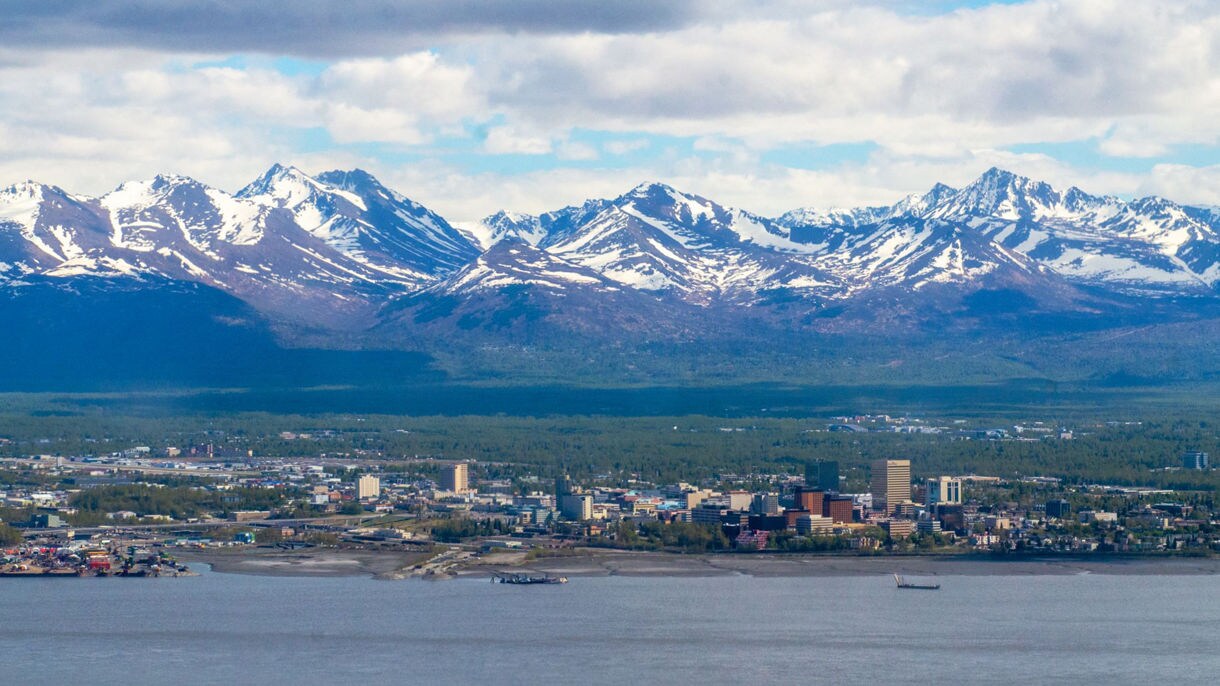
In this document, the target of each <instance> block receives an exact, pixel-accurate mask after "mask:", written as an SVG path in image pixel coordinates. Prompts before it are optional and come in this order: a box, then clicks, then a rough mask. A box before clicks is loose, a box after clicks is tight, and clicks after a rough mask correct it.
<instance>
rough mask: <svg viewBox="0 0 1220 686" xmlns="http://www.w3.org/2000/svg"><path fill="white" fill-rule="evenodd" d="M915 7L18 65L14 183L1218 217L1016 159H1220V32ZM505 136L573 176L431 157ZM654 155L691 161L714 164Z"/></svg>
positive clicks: (1098, 10) (1079, 8) (465, 199)
mask: <svg viewBox="0 0 1220 686" xmlns="http://www.w3.org/2000/svg"><path fill="white" fill-rule="evenodd" d="M902 4H903V3H886V2H877V3H870V4H865V5H861V4H860V3H852V2H846V0H844V1H841V2H840V1H836V2H826V3H803V2H796V1H788V0H773V1H771V2H766V3H763V5H761V6H759V5H758V4H757V3H741V2H732V1H730V0H721V1H719V2H716V3H714V6H712V7H711V9H710V10H708V13H706V14H704V15H702V16H703V19H702V20H699V21H696V20H694V19H692V20H691V21H690V22H685V23H679V24H673V25H667V28H666V30H664V31H635V32H632V31H626V32H622V33H615V32H604V33H594V34H586V33H581V32H565V31H554V32H551V33H549V34H548V35H529V36H522V35H518V34H513V33H505V32H496V31H480V32H479V34H478V35H477V36H474V37H471V36H459V35H457V34H452V33H447V34H438V35H443V36H444V38H443V39H442V40H443V41H444V42H443V43H439V44H437V45H435V46H434V49H433V50H430V51H415V52H410V53H408V54H402V55H390V56H381V57H361V58H348V59H339V60H338V61H335V62H334V63H332V64H330V65H329V66H328V67H327V68H325V69H324V70H322V71H321V73H318V74H310V73H303V74H300V75H288V74H284V73H280V72H277V71H275V70H274V69H271V68H270V67H255V68H236V67H215V66H214V67H204V68H191V67H189V66H187V65H190V64H193V63H195V62H202V61H205V60H206V61H210V62H212V63H225V62H223V58H224V57H226V55H207V56H203V55H181V54H179V55H172V56H171V55H168V54H167V53H165V52H149V51H140V50H130V49H90V50H75V49H69V48H58V49H56V50H54V51H37V50H29V49H24V48H23V49H20V50H17V49H13V48H9V49H7V50H6V49H4V48H0V102H3V103H4V106H3V107H0V183H7V182H8V181H9V180H16V179H23V178H27V177H30V176H37V177H40V178H42V179H44V180H47V181H51V182H54V183H58V184H61V185H63V186H65V187H67V188H69V189H73V190H79V191H82V192H89V193H97V192H103V191H105V190H107V189H109V188H111V187H113V186H114V185H116V184H117V183H119V182H121V181H123V180H126V179H129V178H135V177H141V176H149V175H151V174H154V173H157V172H162V171H173V172H178V173H186V174H190V175H193V176H197V177H199V178H200V179H201V180H204V181H207V182H209V183H213V184H215V185H219V186H221V187H225V188H230V189H233V188H236V187H239V186H240V185H242V184H243V183H245V182H246V181H248V180H249V179H250V178H252V177H253V176H254V175H256V174H257V173H258V172H260V171H261V170H262V169H263V168H265V167H266V166H267V165H268V164H269V163H270V162H271V161H273V160H281V161H285V162H294V163H297V164H301V165H302V166H306V165H310V166H309V167H308V168H322V167H339V166H353V165H354V164H359V165H360V166H364V167H367V168H369V169H370V170H373V171H375V172H378V173H380V174H384V175H387V176H388V180H390V181H394V180H396V179H400V180H402V181H404V182H410V184H407V185H404V187H403V188H402V190H403V191H404V192H407V193H408V194H409V195H413V197H417V199H419V200H420V201H422V202H425V203H433V204H436V205H437V207H438V209H442V210H445V211H446V212H450V213H452V214H453V215H454V217H455V218H478V216H481V214H483V213H487V212H490V211H492V210H495V209H499V208H503V207H507V208H511V209H517V210H523V211H538V210H546V209H553V208H555V207H557V206H559V205H562V204H564V203H567V202H577V201H579V200H582V199H584V198H586V197H589V196H597V195H614V194H617V193H620V192H622V191H624V190H626V189H627V188H630V187H631V186H633V185H634V184H635V183H636V182H638V181H640V180H641V179H648V178H660V179H664V180H668V181H670V182H673V183H674V184H675V185H678V186H680V187H684V188H687V189H689V190H692V191H696V192H703V193H706V194H707V195H709V197H714V198H716V199H718V200H723V201H724V202H728V203H730V204H735V205H740V206H742V207H745V208H747V209H751V210H755V211H759V212H762V213H768V214H772V213H778V212H781V211H784V210H787V209H791V208H792V207H795V206H798V205H808V204H815V205H848V204H858V203H882V202H893V201H894V200H896V199H897V198H898V197H901V195H903V194H905V193H908V192H915V191H920V190H924V189H926V188H927V187H928V186H930V185H931V184H932V183H933V182H935V181H938V180H943V181H946V182H950V183H959V184H960V183H964V182H967V181H969V180H970V178H972V177H973V176H974V175H976V174H977V173H979V172H981V171H982V170H983V169H985V168H986V167H987V166H991V165H992V164H997V165H1000V166H1005V167H1008V168H1012V169H1013V170H1014V171H1018V172H1021V173H1026V174H1029V175H1032V176H1038V177H1039V178H1045V179H1047V180H1049V181H1052V182H1054V183H1056V184H1057V185H1070V184H1076V185H1080V186H1082V187H1084V188H1085V190H1090V191H1093V192H1105V193H1136V192H1145V191H1149V190H1150V189H1161V190H1163V191H1164V192H1165V194H1166V195H1168V196H1169V197H1173V198H1181V199H1190V200H1193V201H1199V200H1197V198H1206V197H1214V195H1215V193H1216V191H1215V188H1216V187H1217V186H1216V175H1215V171H1214V168H1212V167H1204V168H1201V169H1199V168H1191V167H1182V166H1175V165H1169V164H1160V165H1157V166H1156V167H1155V169H1154V170H1153V171H1152V172H1151V173H1149V174H1144V175H1136V174H1129V173H1113V172H1105V171H1097V170H1090V169H1079V168H1073V167H1071V166H1070V165H1067V164H1064V163H1062V162H1060V161H1057V160H1055V159H1053V158H1051V157H1048V156H1046V155H1031V154H1013V153H1007V152H1003V149H1004V148H1006V147H1010V146H1014V145H1017V144H1027V143H1054V142H1072V141H1086V140H1088V141H1092V140H1097V141H1099V143H1098V145H1099V149H1100V151H1101V152H1102V153H1103V154H1105V155H1111V156H1115V157H1142V158H1149V159H1152V160H1154V161H1155V160H1156V159H1157V158H1158V157H1160V156H1162V155H1165V154H1166V153H1167V151H1170V150H1173V149H1174V148H1175V146H1182V145H1190V144H1205V145H1216V144H1218V143H1220V119H1218V118H1217V117H1216V116H1215V113H1216V112H1220V6H1217V5H1216V4H1215V3H1213V2H1205V1H1203V0H1186V1H1183V2H1168V1H1165V2H1153V1H1147V2H1131V1H1129V0H1128V1H1120V0H1077V1H1073V2H1066V1H1052V0H1036V1H1033V2H1027V3H1021V4H1016V5H994V6H990V7H985V8H982V9H977V10H961V11H956V12H952V13H948V14H941V15H934V16H910V15H904V14H901V13H900V12H896V11H893V10H892V9H890V8H891V7H893V6H897V5H902ZM269 63H270V61H266V62H261V63H259V64H269ZM488 122H495V125H494V126H492V128H491V129H490V130H488V131H487V133H486V138H485V139H484V140H482V141H481V145H482V151H483V152H484V153H486V154H490V155H501V154H527V155H536V156H545V155H551V156H554V159H556V160H558V162H557V164H558V165H559V166H560V167H561V168H560V169H556V170H550V171H542V172H530V173H523V174H508V173H506V174H502V175H484V174H471V173H466V172H463V170H462V169H460V168H457V167H454V166H453V165H451V164H450V163H447V162H446V161H445V158H444V151H443V150H437V149H436V148H434V147H433V146H434V145H435V144H436V141H437V140H438V139H440V138H461V137H463V136H475V135H477V134H472V133H470V132H471V131H477V130H480V128H481V127H483V126H486V125H487V124H488ZM577 128H579V129H582V130H593V131H608V132H614V133H618V134H621V138H616V139H615V140H611V141H607V142H604V143H601V144H600V146H598V147H600V150H601V151H602V152H604V153H605V154H606V155H608V156H610V157H622V156H624V155H627V154H629V153H638V152H646V153H647V154H645V155H638V156H635V157H633V158H631V159H632V160H635V159H641V158H642V159H644V160H645V161H644V162H641V163H640V165H639V166H638V167H635V168H630V169H624V168H620V167H617V166H615V167H613V168H604V169H586V168H583V167H587V166H588V165H584V164H582V165H577V166H580V167H582V169H580V170H572V169H564V168H562V163H563V162H564V161H582V162H588V161H591V160H596V159H598V156H599V151H598V150H597V149H596V148H594V147H593V146H591V145H589V144H587V143H584V142H581V141H580V140H576V138H578V136H574V134H573V131H574V129H577ZM318 130H321V131H323V132H325V136H329V138H330V139H331V140H333V141H334V142H336V143H337V144H339V145H343V144H351V143H376V144H385V145H387V146H390V148H391V149H392V150H393V151H395V152H414V153H416V154H424V155H431V156H434V159H427V160H424V161H422V162H417V163H412V164H411V165H410V166H408V167H402V168H398V167H393V166H389V165H386V164H384V163H380V162H379V161H378V160H377V159H361V158H360V157H359V156H357V155H355V154H354V153H352V152H350V151H347V150H344V149H341V148H335V149H331V150H326V149H322V150H319V149H318V148H319V144H320V141H319V140H318V139H319V138H322V139H324V138H325V136H319V135H318ZM649 134H662V135H673V136H679V137H682V138H695V139H696V142H695V144H694V147H695V149H696V150H697V151H698V152H699V153H700V154H699V155H697V156H689V157H688V156H687V154H688V153H687V151H685V150H684V149H679V148H680V147H681V146H677V147H673V146H668V145H666V144H655V143H654V142H652V141H650V139H649V138H648V135H649ZM303 139H308V142H307V143H303V142H302V140H303ZM321 142H322V143H324V142H325V141H324V140H322V141H321ZM466 142H467V143H470V144H472V145H477V144H479V143H480V141H477V140H468V141H466ZM810 142H813V143H819V144H830V143H858V142H872V143H875V144H876V147H877V151H876V152H875V153H874V154H873V155H872V156H871V157H870V158H868V159H867V160H863V161H854V162H847V163H843V164H840V165H838V166H837V167H835V168H832V169H826V170H822V171H807V170H799V169H785V168H782V167H776V166H773V165H768V164H765V163H763V162H762V161H761V160H763V159H766V158H765V157H764V156H763V155H762V153H763V152H765V151H766V150H769V149H774V148H780V147H783V146H786V145H793V144H808V143H810ZM621 162H622V160H608V167H609V166H610V163H618V164H621ZM420 170H423V171H420ZM429 174H432V175H435V178H429V177H428V175H429ZM413 188H418V189H419V191H420V192H419V193H416V194H413V193H412V190H413Z"/></svg>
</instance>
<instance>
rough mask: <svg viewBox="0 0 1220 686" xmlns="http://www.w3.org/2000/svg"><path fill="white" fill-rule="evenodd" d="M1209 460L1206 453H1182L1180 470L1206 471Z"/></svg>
mask: <svg viewBox="0 0 1220 686" xmlns="http://www.w3.org/2000/svg"><path fill="white" fill-rule="evenodd" d="M1208 468H1209V460H1208V456H1207V453H1184V454H1183V455H1182V469H1200V470H1201V469H1208Z"/></svg>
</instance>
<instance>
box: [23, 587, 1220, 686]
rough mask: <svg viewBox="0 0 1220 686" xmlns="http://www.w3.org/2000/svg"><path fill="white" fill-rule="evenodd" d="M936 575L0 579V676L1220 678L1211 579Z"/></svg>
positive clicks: (1219, 636)
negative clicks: (912, 586) (915, 582)
mask: <svg viewBox="0 0 1220 686" xmlns="http://www.w3.org/2000/svg"><path fill="white" fill-rule="evenodd" d="M939 581H941V582H942V584H943V588H942V590H940V591H898V590H896V589H895V588H894V586H893V581H892V580H891V579H889V578H888V577H877V576H868V577H838V578H752V577H709V578H693V579H692V578H638V577H637V578H628V577H599V578H575V579H573V580H572V581H571V583H568V584H567V585H564V586H532V587H515V586H504V585H498V584H497V585H493V584H490V583H487V582H486V581H476V580H456V581H446V582H421V581H400V582H386V581H375V580H372V579H365V578H273V577H255V576H239V575H231V574H216V573H205V574H203V575H202V576H200V577H195V578H184V579H45V580H44V579H0V620H2V621H0V658H2V666H0V683H3V684H68V683H77V684H90V685H93V684H128V685H130V684H172V685H180V684H254V683H259V684H293V683H297V684H313V683H341V684H355V683H358V682H359V683H363V684H396V683H426V684H436V683H455V684H456V683H475V682H483V683H506V684H532V683H565V684H572V683H581V682H585V683H594V684H631V683H637V682H654V683H666V684H670V683H676V684H686V683H690V684H694V683H703V684H720V683H751V684H770V683H779V682H786V683H788V684H797V683H826V682H847V683H864V682H870V681H871V682H874V683H896V682H898V681H910V682H913V683H996V684H1011V683H1035V684H1048V683H1073V684H1082V683H1085V684H1093V683H1097V684H1101V683H1105V684H1115V683H1121V684H1126V683H1132V684H1134V683H1141V684H1148V683H1153V682H1164V681H1172V682H1173V683H1175V684H1205V683H1206V684H1215V683H1220V577H1218V576H1107V575H1087V574H1086V575H1077V576H1011V577H1006V576H980V577H966V576H962V577H954V576H949V577H940V578H939Z"/></svg>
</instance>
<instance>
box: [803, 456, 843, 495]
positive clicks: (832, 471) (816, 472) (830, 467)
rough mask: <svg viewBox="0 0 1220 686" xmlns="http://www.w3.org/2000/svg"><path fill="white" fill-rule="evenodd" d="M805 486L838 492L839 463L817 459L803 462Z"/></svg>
mask: <svg viewBox="0 0 1220 686" xmlns="http://www.w3.org/2000/svg"><path fill="white" fill-rule="evenodd" d="M805 486H806V487H807V488H817V489H820V490H823V491H834V492H835V493H838V492H839V463H838V462H835V461H833V460H831V461H827V460H818V461H817V462H809V463H806V464H805Z"/></svg>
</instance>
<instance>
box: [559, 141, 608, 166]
mask: <svg viewBox="0 0 1220 686" xmlns="http://www.w3.org/2000/svg"><path fill="white" fill-rule="evenodd" d="M555 156H556V157H558V158H559V159H561V160H570V161H584V162H587V161H589V160H595V159H597V158H598V157H600V155H598V152H597V148H594V147H593V146H591V145H586V144H584V143H580V142H577V141H564V142H562V143H560V144H559V147H558V148H557V149H556V150H555Z"/></svg>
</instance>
